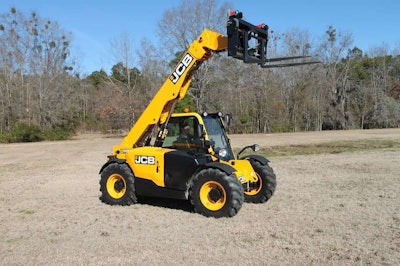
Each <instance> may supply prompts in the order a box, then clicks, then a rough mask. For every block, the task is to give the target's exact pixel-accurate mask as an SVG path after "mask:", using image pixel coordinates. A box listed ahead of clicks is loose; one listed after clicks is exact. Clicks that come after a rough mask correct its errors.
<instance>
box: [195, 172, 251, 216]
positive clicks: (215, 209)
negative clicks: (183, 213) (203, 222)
mask: <svg viewBox="0 0 400 266" xmlns="http://www.w3.org/2000/svg"><path fill="white" fill-rule="evenodd" d="M243 192H244V191H243V187H242V185H241V184H240V182H239V181H238V180H237V178H236V177H235V176H233V175H227V174H226V173H224V172H222V171H221V170H218V169H213V168H209V169H204V170H201V171H200V172H199V173H198V174H196V175H195V176H194V178H193V180H192V182H191V187H190V202H191V204H192V205H193V206H194V210H195V211H196V212H197V213H200V214H202V215H204V216H207V217H214V218H220V217H232V216H234V215H236V214H237V213H238V211H239V210H240V208H241V207H242V204H243V201H244V196H243Z"/></svg>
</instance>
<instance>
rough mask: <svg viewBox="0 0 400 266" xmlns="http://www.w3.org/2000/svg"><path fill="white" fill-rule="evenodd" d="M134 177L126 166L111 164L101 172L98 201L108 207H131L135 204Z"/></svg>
mask: <svg viewBox="0 0 400 266" xmlns="http://www.w3.org/2000/svg"><path fill="white" fill-rule="evenodd" d="M134 182H135V181H134V176H133V173H132V171H131V169H130V168H129V166H128V165H127V164H124V163H122V164H120V163H111V164H109V165H108V166H107V167H106V168H104V170H103V171H102V172H101V176H100V191H101V197H100V200H101V201H102V202H104V203H107V204H110V205H131V204H134V203H136V202H137V198H136V195H135V185H134Z"/></svg>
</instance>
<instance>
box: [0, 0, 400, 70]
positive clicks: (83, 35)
mask: <svg viewBox="0 0 400 266" xmlns="http://www.w3.org/2000/svg"><path fill="white" fill-rule="evenodd" d="M221 2H222V1H221ZM229 2H231V3H232V4H233V8H234V9H237V10H240V11H242V12H243V13H244V15H245V19H246V20H248V21H249V22H252V23H254V24H258V23H261V22H265V23H266V24H268V25H269V26H270V28H271V29H274V30H275V31H278V32H284V31H286V30H289V29H293V28H298V29H301V30H308V31H309V32H310V33H311V34H312V36H316V37H318V36H322V35H323V34H324V32H325V30H326V29H327V28H328V26H329V25H333V26H334V27H335V28H336V29H338V30H340V31H345V32H349V33H351V34H352V35H353V39H354V46H357V47H359V48H360V49H362V50H363V51H365V52H366V51H368V50H369V49H371V48H373V47H377V46H381V45H382V44H386V45H388V46H389V48H390V49H395V48H398V49H400V30H399V28H400V19H399V18H398V16H399V15H398V14H399V12H400V1H399V0H364V1H361V0H347V1H344V0H329V1H323V0H303V1H299V0H279V1H276V0H274V1H272V0H254V1H251V0H247V1H246V0H231V1H229ZM179 3H180V0H170V1H167V0H152V1H149V0H148V1H134V0H130V1H129V0H119V1H118V0H114V1H111V0H108V1H106V0H96V1H93V0H86V1H85V0H69V1H61V0H52V1H50V0H0V13H5V12H8V11H9V9H10V7H16V8H17V9H19V10H20V11H24V12H25V13H27V12H30V11H36V12H37V13H38V15H39V16H40V17H42V18H48V19H50V20H53V21H57V22H58V23H59V25H60V26H61V27H62V28H63V29H65V30H66V31H69V32H72V34H73V40H72V45H73V53H74V55H75V56H77V57H78V58H79V61H80V63H79V64H80V71H81V72H82V73H84V74H90V73H91V72H92V71H95V70H99V69H100V68H104V69H105V70H106V71H107V72H109V71H110V68H111V66H112V65H113V64H114V63H116V62H112V56H111V55H110V52H109V51H110V43H111V40H112V39H118V38H119V37H120V36H121V34H123V33H128V34H129V35H130V36H131V38H132V41H133V43H134V45H135V48H139V44H140V41H141V40H142V39H143V38H144V37H146V38H151V37H152V36H151V35H152V33H154V34H155V33H156V27H157V22H158V20H160V18H161V17H162V14H163V12H164V11H165V10H167V9H169V8H172V7H175V6H178V5H179ZM154 41H157V40H156V39H155V40H154Z"/></svg>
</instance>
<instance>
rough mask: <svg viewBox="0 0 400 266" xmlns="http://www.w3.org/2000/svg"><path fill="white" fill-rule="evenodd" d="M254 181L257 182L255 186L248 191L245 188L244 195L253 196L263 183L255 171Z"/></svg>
mask: <svg viewBox="0 0 400 266" xmlns="http://www.w3.org/2000/svg"><path fill="white" fill-rule="evenodd" d="M254 183H257V187H255V188H252V189H250V190H249V191H246V190H245V191H244V193H245V194H246V195H249V196H254V195H257V194H258V192H260V190H261V188H262V186H263V184H262V179H261V177H260V176H259V175H258V174H257V173H256V181H255V182H254Z"/></svg>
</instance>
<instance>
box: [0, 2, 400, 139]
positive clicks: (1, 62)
mask: <svg viewBox="0 0 400 266" xmlns="http://www.w3.org/2000/svg"><path fill="white" fill-rule="evenodd" d="M205 6H207V7H212V8H207V10H208V11H205V12H204V13H203V12H197V11H198V10H200V9H201V10H202V9H204V7H205ZM228 7H229V4H228V3H222V4H219V5H218V4H217V1H215V0H190V1H181V3H180V5H178V6H177V7H174V8H171V9H169V10H167V11H166V12H165V13H164V15H163V16H162V18H161V19H160V20H159V23H158V26H159V27H158V29H159V30H160V32H159V36H160V37H159V38H160V39H159V41H160V43H163V44H164V46H162V47H157V46H156V45H154V44H153V43H152V42H151V41H149V40H146V39H145V40H142V45H141V47H140V49H139V50H138V51H132V48H131V47H132V45H131V43H130V40H129V38H128V36H126V35H124V36H122V37H121V38H120V39H119V40H116V41H115V42H114V43H113V47H114V48H113V49H115V51H114V52H115V54H116V58H115V60H116V61H115V62H116V63H115V64H114V66H113V67H112V69H110V70H108V72H106V70H104V69H99V70H98V71H94V72H93V73H91V74H90V75H88V76H85V77H82V76H81V75H80V74H79V73H78V72H76V70H75V67H76V66H78V65H79V62H77V61H75V60H74V59H73V58H74V55H72V54H71V51H70V45H71V39H72V36H71V34H70V33H68V32H66V31H65V30H63V29H62V28H61V27H60V26H59V25H58V23H56V22H53V21H50V20H46V19H43V18H41V17H40V16H39V15H38V14H36V13H35V12H32V13H30V14H24V13H21V12H19V11H18V10H17V9H16V8H12V9H11V10H10V11H9V12H8V13H5V14H0V141H2V142H12V141H34V140H40V139H60V138H61V139H62V138H68V137H69V136H71V135H72V134H74V133H75V132H76V131H103V132H115V131H119V130H123V131H125V130H129V129H130V128H131V126H132V125H133V123H134V122H135V120H136V119H137V118H138V116H139V115H140V114H141V112H142V111H143V110H144V108H145V107H146V105H147V103H148V102H149V101H150V100H151V98H152V96H153V95H154V94H155V93H156V91H157V90H158V89H159V88H160V86H161V85H162V83H163V82H164V80H165V79H166V78H167V77H168V75H169V73H170V72H171V70H172V69H173V68H174V66H175V65H176V63H177V62H178V61H179V59H180V57H181V55H182V53H183V52H184V51H185V50H186V48H187V46H188V45H189V43H190V42H191V41H193V40H194V39H195V38H196V37H197V36H198V35H199V34H200V33H201V31H202V30H203V29H204V28H209V29H213V30H216V31H218V32H221V33H223V32H224V31H225V28H224V27H225V18H226V14H225V12H226V10H228ZM231 9H232V8H231ZM177 14H179V15H177ZM193 25H196V27H193ZM166 29H168V30H167V31H166ZM165 32H168V33H169V34H168V35H167V34H165ZM315 39H316V38H315V36H311V34H310V33H309V32H308V31H306V30H300V29H291V30H288V31H286V32H284V33H278V32H272V31H271V33H270V39H269V45H268V49H269V51H268V54H269V56H270V57H274V56H293V55H311V56H312V57H313V58H315V59H317V60H319V61H321V63H320V64H313V65H303V66H296V67H287V68H276V69H262V68H259V67H258V66H256V65H249V64H244V63H243V62H240V61H239V60H235V59H232V58H228V57H227V56H226V55H224V54H216V55H214V56H213V57H212V58H211V59H210V60H209V61H207V62H206V63H204V64H203V65H202V67H201V68H200V69H199V70H198V72H197V73H196V75H195V77H194V79H193V82H192V84H191V88H190V90H189V92H188V95H187V96H186V98H185V99H184V100H183V101H181V102H179V103H178V105H177V106H176V111H182V110H183V109H184V108H186V107H189V108H190V109H191V110H192V111H197V112H202V111H207V112H215V111H222V112H223V113H230V114H231V115H232V117H233V123H232V125H231V127H230V129H229V130H230V133H264V132H287V131H305V130H331V129H354V128H359V129H367V128H383V127H399V126H400V55H399V54H398V53H397V52H396V51H391V50H390V49H389V48H388V47H387V46H385V45H382V46H381V47H377V48H374V49H371V50H370V51H368V52H365V51H362V50H361V49H359V48H357V47H355V46H353V42H352V37H351V34H350V33H345V32H340V31H338V30H337V29H335V28H334V27H333V26H329V27H328V28H327V29H326V31H325V32H323V33H322V34H321V36H320V38H319V40H318V41H315ZM161 48H162V49H161Z"/></svg>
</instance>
